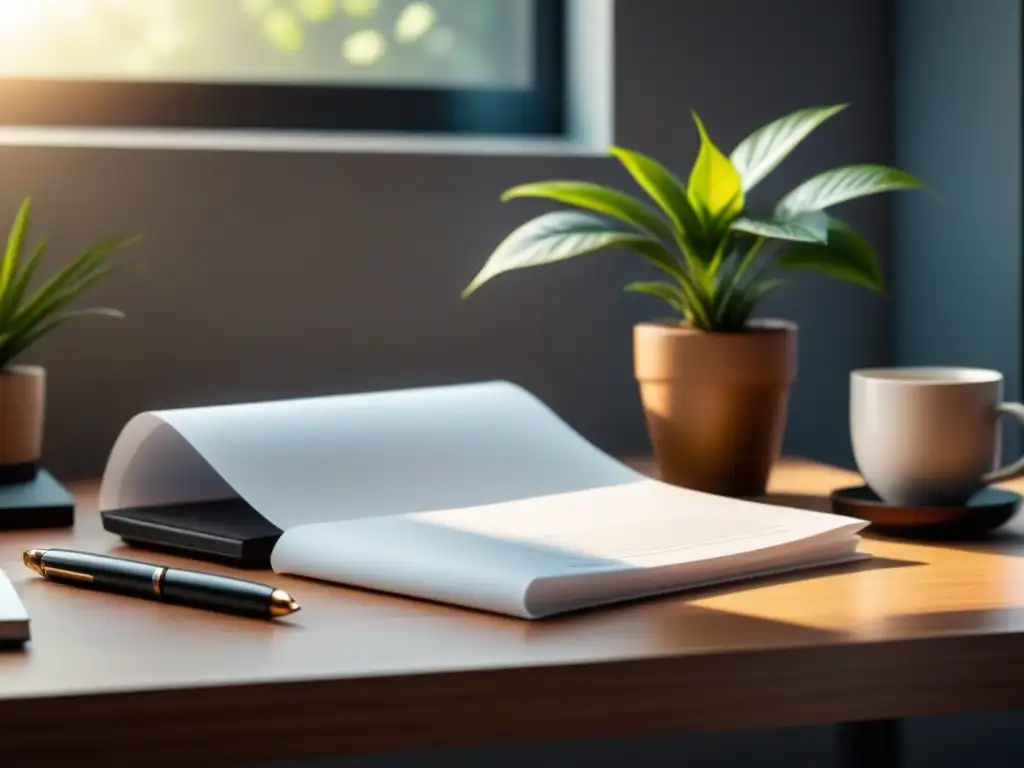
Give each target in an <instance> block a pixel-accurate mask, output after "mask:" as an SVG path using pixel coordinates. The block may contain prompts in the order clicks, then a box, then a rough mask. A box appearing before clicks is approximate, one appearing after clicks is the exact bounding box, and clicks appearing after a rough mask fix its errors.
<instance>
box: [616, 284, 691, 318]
mask: <svg viewBox="0 0 1024 768" xmlns="http://www.w3.org/2000/svg"><path fill="white" fill-rule="evenodd" d="M626 290H627V291H629V292H630V293H646V294H648V295H650V296H657V297H658V298H659V299H661V300H663V301H665V302H667V303H668V304H669V306H671V307H672V309H674V310H675V311H676V312H678V313H679V314H680V315H682V316H684V317H685V316H686V314H687V303H686V294H684V293H683V291H682V289H681V288H679V287H678V286H675V285H672V284H671V283H663V282H651V283H630V284H629V285H627V286H626Z"/></svg>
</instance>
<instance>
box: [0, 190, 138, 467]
mask: <svg viewBox="0 0 1024 768" xmlns="http://www.w3.org/2000/svg"><path fill="white" fill-rule="evenodd" d="M31 205H32V204H31V200H30V199H26V200H25V201H24V203H22V205H21V208H20V210H19V211H18V214H17V216H16V217H15V219H14V224H13V226H12V227H11V231H10V235H9V237H8V240H7V248H6V250H5V251H4V252H3V253H2V254H0V484H7V483H20V482H28V481H30V480H33V479H34V478H35V476H36V473H37V472H38V469H39V459H40V457H41V454H42V445H43V414H44V411H45V401H46V372H45V371H44V369H43V368H41V367H39V366H30V365H15V364H14V360H15V358H17V357H18V356H19V355H21V353H23V352H25V351H26V350H28V349H29V348H30V347H31V346H32V345H33V344H35V343H36V342H37V341H39V340H40V339H41V338H43V337H44V336H46V335H47V334H48V333H50V332H51V331H53V330H55V329H57V328H58V327H60V326H62V325H63V324H64V323H66V322H68V321H69V320H73V319H75V318H79V317H87V316H90V315H101V316H106V317H123V315H122V314H121V313H120V312H118V311H117V310H114V309H106V308H90V309H76V310H72V309H69V308H68V307H69V305H70V304H72V303H73V302H74V301H75V300H76V299H77V298H78V297H79V296H81V295H82V294H83V293H85V292H86V291H87V290H88V289H89V288H90V287H91V286H92V285H93V284H94V283H96V282H97V281H99V280H101V279H103V278H104V277H106V276H107V275H109V274H110V273H111V272H112V271H114V270H116V269H118V267H119V266H121V265H120V264H115V263H112V261H111V258H110V257H111V256H112V255H113V254H114V253H115V252H116V251H118V250H120V249H121V248H122V247H123V246H125V245H127V244H128V243H129V242H131V241H132V240H133V239H134V238H117V239H110V240H104V241H102V242H100V243H97V244H96V245H94V246H92V247H91V248H89V249H88V250H87V251H85V252H84V253H82V254H81V255H80V256H78V257H77V258H75V259H74V260H72V261H71V262H70V263H69V264H66V265H65V266H63V267H62V268H61V269H59V270H58V271H57V272H55V273H54V274H53V275H52V276H51V277H50V278H49V279H48V280H46V281H43V282H42V283H41V284H40V285H39V286H38V287H37V288H35V289H34V290H30V288H32V283H33V278H34V277H35V275H36V271H37V269H38V267H39V262H40V260H41V259H42V258H43V255H44V253H45V251H46V241H45V239H44V240H42V241H40V242H39V244H38V245H36V247H35V248H34V249H32V251H31V254H30V255H28V256H27V257H26V255H25V248H24V241H25V234H26V231H27V230H28V224H29V216H30V212H31Z"/></svg>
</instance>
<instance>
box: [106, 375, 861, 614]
mask: <svg viewBox="0 0 1024 768" xmlns="http://www.w3.org/2000/svg"><path fill="white" fill-rule="evenodd" d="M236 495H237V496H241V497H242V498H244V499H245V500H246V501H247V502H248V503H249V504H250V505H251V506H252V507H253V508H254V509H256V510H257V511H258V512H259V513H260V514H261V515H263V516H264V517H266V518H267V519H268V520H269V521H270V522H272V523H273V524H274V525H276V526H277V527H278V528H280V529H282V530H283V531H284V534H283V535H282V536H281V538H280V540H279V541H278V543H277V545H276V547H275V549H274V552H273V557H272V563H273V567H274V569H275V570H276V571H279V572H282V573H292V574H297V575H300V576H307V577H312V578H318V579H324V580H328V581H335V582H338V583H341V584H348V585H353V586H360V587H367V588H371V589H375V590H382V591H388V592H394V593H397V594H402V595H408V596H413V597H420V598H424V599H429V600H436V601H441V602H448V603H455V604H459V605H464V606H468V607H472V608H478V609H482V610H487V611H494V612H498V613H504V614H509V615H512V616H518V617H522V618H539V617H543V616H548V615H551V614H555V613H560V612H564V611H569V610H575V609H579V608H584V607H587V606H592V605H597V604H601V603H609V602H613V601H619V600H625V599H630V598H636V597H641V596H646V595H652V594H657V593H662V592H670V591H677V590H681V589H685V588H688V587H694V586H697V585H705V584H711V583H719V582H723V581H729V580H735V579H740V578H747V577H751V576H756V575H762V574H768V573H777V572H780V571H787V570H793V569H797V568H806V567H810V566H817V565H823V564H827V563H837V562H841V561H846V560H850V559H854V558H857V557H859V556H860V555H859V554H858V552H857V546H858V542H859V536H858V535H857V532H858V531H859V530H861V529H862V528H863V527H864V525H865V523H864V522H863V521H860V520H855V519H852V518H845V517H840V516H835V515H826V514H820V513H815V512H807V511H803V510H795V509H785V508H780V507H776V506H769V505H763V504H755V503H752V502H745V501H738V500H734V499H726V498H722V497H717V496H711V495H708V494H703V493H698V492H695V491H690V490H685V489H681V488H676V487H673V486H669V485H666V484H664V483H660V482H657V481H653V480H650V479H647V478H646V477H644V476H643V475H640V474H638V473H637V472H635V471H633V470H632V469H630V468H628V467H626V466H624V465H623V464H621V463H620V462H618V461H616V460H614V459H612V458H611V457H609V456H608V455H606V454H604V453H602V452H601V451H599V450H598V449H597V448H595V447H594V446H593V445H591V444H590V443H588V442H587V441H586V440H584V439H583V438H582V437H581V436H580V435H579V434H577V433H576V432H574V431H573V430H572V429H571V428H570V427H569V426H568V425H566V424H565V423H564V422H562V421H561V420H560V419H559V418H558V417H557V416H556V415H555V414H554V413H553V412H552V411H550V410H549V409H548V408H547V407H546V406H544V405H543V404H542V403H541V402H539V401H538V400H537V399H536V398H534V397H533V396H532V395H530V394H529V393H528V392H526V391H525V390H523V389H521V388H519V387H516V386H514V385H512V384H508V383H505V382H492V383H484V384H470V385H460V386H452V387H440V388H432V389H420V390H408V391H399V392H386V393H375V394H366V395H347V396H338V397H325V398H312V399H305V400H290V401H281V402H270V403H255V404H245V405H232V406H221V407H210V408H195V409H185V410H177V411H163V412H153V413H145V414H141V415H139V416H137V417H135V418H134V419H132V421H130V422H129V423H128V425H127V426H126V427H125V429H124V431H123V432H122V434H121V436H120V438H119V439H118V441H117V444H116V445H115V447H114V450H113V453H112V454H111V457H110V461H109V463H108V466H107V471H106V473H105V475H104V479H103V485H102V489H101V493H100V506H101V509H104V510H111V509H123V508H126V507H144V506H149V505H167V504H174V503H180V502H186V501H201V500H213V499H222V498H229V497H233V496H236Z"/></svg>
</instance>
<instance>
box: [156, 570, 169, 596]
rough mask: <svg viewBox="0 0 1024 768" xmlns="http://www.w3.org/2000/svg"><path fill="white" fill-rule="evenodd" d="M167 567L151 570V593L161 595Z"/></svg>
mask: <svg viewBox="0 0 1024 768" xmlns="http://www.w3.org/2000/svg"><path fill="white" fill-rule="evenodd" d="M165 573H167V569H166V568H163V567H160V568H157V569H156V570H155V571H153V594H154V595H156V596H157V597H162V596H163V580H164V574H165Z"/></svg>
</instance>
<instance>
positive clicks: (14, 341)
mask: <svg viewBox="0 0 1024 768" xmlns="http://www.w3.org/2000/svg"><path fill="white" fill-rule="evenodd" d="M124 316H125V315H124V312H121V311H120V310H117V309H108V308H106V307H94V308H90V309H76V310H72V311H69V312H62V313H60V314H58V315H55V316H53V317H51V318H50V319H49V320H48V321H47V322H45V323H42V324H41V325H38V326H36V327H34V328H32V329H30V330H28V331H27V332H25V333H22V334H19V335H17V336H14V337H12V338H10V339H7V340H5V341H4V342H3V343H0V369H2V368H3V367H4V366H5V365H6V364H7V363H8V362H9V361H10V360H12V359H13V358H15V357H17V356H18V355H20V354H21V353H22V352H24V351H25V350H26V349H28V348H29V347H31V346H32V345H33V344H35V343H36V342H37V341H39V340H40V339H41V338H43V337H44V336H46V335H47V334H49V333H51V332H53V331H55V330H56V329H57V328H59V327H60V326H62V325H64V323H67V322H68V321H70V320H74V319H76V318H79V317H113V318H124Z"/></svg>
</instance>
